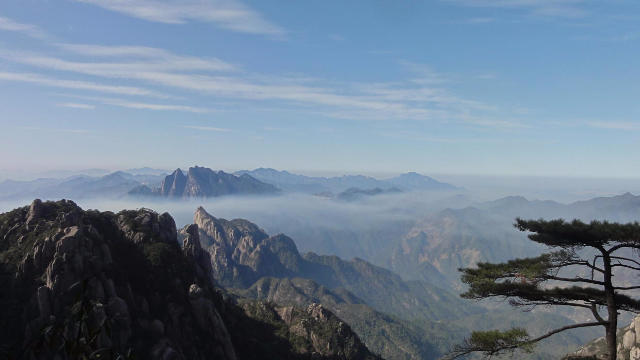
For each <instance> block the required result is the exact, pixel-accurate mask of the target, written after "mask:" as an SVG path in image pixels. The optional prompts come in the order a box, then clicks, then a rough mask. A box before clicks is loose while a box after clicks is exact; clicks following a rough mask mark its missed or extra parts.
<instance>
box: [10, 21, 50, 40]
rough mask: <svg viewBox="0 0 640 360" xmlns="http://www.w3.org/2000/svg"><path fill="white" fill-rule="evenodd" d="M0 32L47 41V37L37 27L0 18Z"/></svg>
mask: <svg viewBox="0 0 640 360" xmlns="http://www.w3.org/2000/svg"><path fill="white" fill-rule="evenodd" d="M0 30H5V31H15V32H19V33H22V34H24V35H27V36H30V37H32V38H36V39H47V38H49V35H48V34H47V33H46V32H44V31H43V30H41V29H40V28H39V27H37V26H35V25H31V24H23V23H19V22H16V21H14V20H11V19H9V18H6V17H2V16H0Z"/></svg>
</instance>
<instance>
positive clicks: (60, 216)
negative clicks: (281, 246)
mask: <svg viewBox="0 0 640 360" xmlns="http://www.w3.org/2000/svg"><path fill="white" fill-rule="evenodd" d="M181 235H182V236H181V237H182V238H183V247H182V248H181V247H180V245H179V243H178V241H177V233H176V227H175V223H174V221H173V219H172V218H171V216H169V215H168V214H161V215H160V214H157V213H155V212H153V211H151V210H147V209H140V210H136V211H122V212H120V213H118V214H114V213H110V212H104V213H101V212H98V211H83V210H82V209H80V208H79V207H78V206H77V205H75V204H74V203H73V202H71V201H65V200H63V201H58V202H44V203H43V202H41V201H39V200H36V201H34V202H33V203H32V204H31V206H29V207H23V208H19V209H16V210H13V211H11V212H8V213H5V214H1V215H0V287H1V288H2V291H1V292H0V355H6V356H8V357H9V358H15V357H22V356H26V357H28V358H33V359H51V358H60V359H75V358H80V357H82V356H86V357H87V358H89V356H90V355H91V354H93V355H91V356H93V357H91V358H95V356H96V355H99V356H100V358H107V359H110V358H112V359H115V358H117V357H118V356H120V358H122V359H127V358H140V359H163V360H164V359H167V360H169V359H212V358H214V359H228V360H235V359H255V358H261V357H260V355H256V354H265V353H268V354H272V355H273V356H272V357H271V358H276V359H277V358H281V359H310V358H314V359H315V358H318V359H369V358H371V359H375V357H374V356H373V355H371V353H370V352H369V351H368V350H367V349H366V347H364V346H363V345H362V344H361V343H360V342H359V340H358V338H357V336H356V335H355V334H354V333H353V332H351V330H350V328H349V327H348V326H346V327H345V326H343V325H340V324H339V322H336V321H337V320H336V319H335V317H334V315H327V316H324V317H317V316H316V315H314V314H315V313H314V312H313V311H311V312H309V311H307V310H306V308H299V307H296V308H295V309H292V310H291V311H292V312H293V313H295V314H300V315H299V316H297V317H295V319H304V318H305V316H306V318H308V319H307V320H304V321H303V320H300V321H297V322H296V321H293V320H292V318H288V317H286V316H277V317H263V316H261V315H262V313H257V312H255V311H252V310H251V309H252V307H256V306H259V307H261V308H263V309H265V311H266V312H267V313H268V312H271V313H275V314H278V308H276V307H274V306H273V305H271V304H267V303H256V302H243V305H242V307H240V306H238V305H236V303H235V302H233V301H231V300H230V299H224V298H223V296H222V295H221V294H220V293H219V292H218V291H217V290H216V289H215V288H214V286H213V277H212V274H213V272H212V268H211V259H210V257H209V253H208V252H207V251H205V250H204V249H203V248H202V247H201V245H200V239H199V231H198V228H197V226H195V225H192V226H190V227H187V228H185V229H183V231H182V232H181ZM305 314H306V315H305ZM311 319H316V320H313V321H315V324H316V325H317V328H319V329H323V330H322V332H318V331H316V330H313V329H316V328H315V327H314V328H313V329H312V330H313V331H311V330H309V331H306V330H305V331H302V330H300V329H299V323H300V322H302V323H304V324H309V321H312V320H311ZM311 323H313V322H311ZM316 325H314V326H316ZM274 329H279V330H278V331H276V330H274ZM305 329H306V328H305ZM341 329H342V330H341ZM303 330H304V329H303ZM307 330H308V329H307ZM319 334H324V336H320V335H319ZM301 344H302V345H301ZM327 344H329V345H327ZM325 345H326V346H325Z"/></svg>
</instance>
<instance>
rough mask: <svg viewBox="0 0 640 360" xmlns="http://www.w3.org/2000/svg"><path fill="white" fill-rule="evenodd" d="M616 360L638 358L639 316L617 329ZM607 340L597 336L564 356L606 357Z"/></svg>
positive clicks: (583, 357)
mask: <svg viewBox="0 0 640 360" xmlns="http://www.w3.org/2000/svg"><path fill="white" fill-rule="evenodd" d="M616 336H617V343H618V345H617V352H618V354H617V358H618V360H640V316H636V317H635V318H634V319H633V320H632V321H631V323H629V325H627V326H625V327H623V328H620V329H618V333H617V335H616ZM606 354H607V341H606V340H605V338H604V337H601V338H597V339H595V340H593V341H591V342H590V343H588V344H587V345H585V346H583V347H582V348H580V349H579V350H578V351H576V352H574V353H571V354H569V355H567V357H565V359H566V360H574V359H576V360H577V359H595V360H599V359H607V356H606Z"/></svg>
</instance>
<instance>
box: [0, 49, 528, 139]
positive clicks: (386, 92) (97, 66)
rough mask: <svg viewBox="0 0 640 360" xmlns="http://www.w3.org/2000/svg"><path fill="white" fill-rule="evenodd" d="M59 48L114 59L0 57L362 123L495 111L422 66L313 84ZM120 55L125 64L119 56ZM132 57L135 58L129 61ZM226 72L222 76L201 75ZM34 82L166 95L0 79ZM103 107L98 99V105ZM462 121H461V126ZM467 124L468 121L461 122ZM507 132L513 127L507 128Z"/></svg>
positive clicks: (32, 78) (160, 52)
mask: <svg viewBox="0 0 640 360" xmlns="http://www.w3.org/2000/svg"><path fill="white" fill-rule="evenodd" d="M55 45H56V46H57V47H58V48H60V49H63V50H66V51H68V52H72V53H74V54H79V55H81V56H90V57H105V58H109V59H111V58H115V59H114V61H107V62H87V61H69V60H64V59H61V58H58V57H53V56H45V55H39V54H37V53H30V52H20V51H18V52H16V51H3V52H1V53H0V58H4V59H6V60H9V61H11V62H15V63H19V64H23V65H29V66H35V67H39V68H43V69H49V70H55V71H65V72H72V73H79V74H84V75H91V76H98V77H104V78H111V79H126V80H138V81H142V82H145V83H148V84H154V85H160V86H163V87H169V88H174V89H179V90H186V91H191V92H196V93H198V94H199V95H202V94H204V95H214V96H216V97H218V98H223V97H224V98H229V99H236V100H272V101H284V102H290V103H295V104H297V105H299V106H310V105H314V106H323V107H328V109H323V110H320V111H316V112H318V113H321V114H324V115H327V116H331V117H335V118H354V119H369V120H375V119H379V120H389V119H392V120H394V119H416V120H438V119H444V118H447V119H452V118H459V117H460V116H461V115H464V114H466V113H468V112H470V111H496V110H497V109H495V108H494V107H492V106H489V105H487V104H483V103H481V102H478V101H473V100H466V99H461V98H458V97H456V96H453V95H451V94H449V93H448V92H447V91H445V90H444V89H441V88H437V87H432V86H425V85H431V84H435V83H444V82H447V80H448V79H447V78H446V77H444V76H442V75H441V74H439V73H436V72H435V71H433V70H432V69H431V68H429V67H427V66H424V65H422V64H415V63H410V62H403V63H402V64H403V65H404V66H405V67H407V68H408V69H410V70H411V71H412V72H414V73H417V74H419V75H420V77H419V78H418V79H414V80H413V81H410V82H396V83H373V84H357V83H356V84H354V83H346V84H340V85H341V86H340V87H339V88H337V87H336V86H329V87H326V86H322V85H318V84H319V83H321V82H322V81H321V80H318V79H308V78H293V79H292V78H286V77H275V76H269V77H264V76H255V75H247V74H245V73H242V72H237V71H235V70H236V69H237V67H235V66H234V65H232V64H229V63H226V62H224V61H222V60H219V59H216V58H199V57H192V56H181V55H176V54H174V53H171V52H169V51H166V50H164V49H159V48H153V47H144V46H102V45H88V44H65V43H58V44H55ZM122 57H126V58H128V59H127V60H124V61H123V60H121V59H120V58H122ZM131 58H135V61H131ZM209 71H214V72H220V71H223V72H224V71H231V73H230V74H227V75H212V74H206V73H203V72H209ZM3 78H4V79H5V80H15V81H24V82H32V83H39V84H41V85H46V86H57V87H66V88H74V89H79V90H95V91H102V92H108V93H114V94H121V95H147V96H156V97H165V98H166V97H168V96H166V95H160V94H157V93H155V92H154V91H151V90H147V89H144V88H135V87H124V86H110V85H100V84H95V83H87V82H81V81H71V80H56V79H50V78H46V77H43V76H39V75H35V74H9V73H5V74H0V80H2V79H3ZM103 103H105V102H103ZM108 104H109V105H114V106H122V107H129V108H137V109H147V110H176V111H187V112H194V113H196V112H209V111H210V110H209V109H204V108H197V107H192V106H186V105H173V104H169V105H165V104H149V103H143V102H138V101H128V100H127V101H125V100H117V101H111V102H109V103H108ZM465 122H466V121H465ZM467 123H468V122H467ZM476 124H477V125H478V126H494V125H492V124H495V126H498V127H506V125H505V124H504V123H492V122H487V121H478V122H476ZM513 127H518V126H517V125H514V126H513Z"/></svg>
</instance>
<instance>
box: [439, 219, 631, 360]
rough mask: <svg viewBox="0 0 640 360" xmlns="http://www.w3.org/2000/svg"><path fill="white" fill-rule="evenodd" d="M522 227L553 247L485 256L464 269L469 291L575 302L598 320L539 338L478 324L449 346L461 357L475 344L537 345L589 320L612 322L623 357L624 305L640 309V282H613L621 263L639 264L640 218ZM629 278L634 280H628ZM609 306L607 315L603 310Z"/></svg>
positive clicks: (612, 345)
mask: <svg viewBox="0 0 640 360" xmlns="http://www.w3.org/2000/svg"><path fill="white" fill-rule="evenodd" d="M515 226H516V228H518V229H519V230H520V231H527V232H530V234H529V236H528V237H529V239H531V240H532V241H535V242H537V243H540V244H543V245H547V246H548V247H549V248H550V250H553V251H551V252H548V253H544V254H542V255H540V256H537V257H533V258H524V259H515V260H511V261H508V262H506V263H498V264H494V263H479V264H478V265H477V267H476V268H463V269H459V270H460V271H461V272H462V282H463V283H465V284H467V285H468V290H467V291H466V292H465V293H463V294H462V295H461V296H462V297H464V298H467V299H476V300H481V299H487V298H504V299H508V301H509V304H511V305H512V306H516V307H527V308H531V307H535V306H540V305H550V306H568V307H576V308H584V309H588V310H590V311H591V314H592V315H593V318H594V320H593V321H589V322H584V323H576V324H569V325H567V326H564V327H561V328H558V329H555V330H552V331H550V332H548V333H546V334H543V335H541V336H538V337H535V338H532V337H531V336H529V334H528V333H527V332H526V331H525V330H524V329H521V328H513V329H510V330H506V331H499V330H491V331H476V332H473V333H472V335H471V337H469V338H468V339H466V340H465V341H464V343H463V344H461V345H458V346H456V347H455V348H454V350H453V351H452V352H451V353H450V354H449V355H450V358H456V357H459V356H462V355H466V354H469V353H472V352H480V353H483V354H484V355H486V356H491V355H495V354H500V353H504V352H513V351H517V350H520V351H525V352H531V351H532V350H533V346H534V345H535V343H537V342H538V341H540V340H543V339H545V338H548V337H550V336H553V335H555V334H558V333H560V332H563V331H566V330H569V329H576V328H582V327H592V326H602V327H604V328H605V333H606V341H607V351H608V359H610V360H615V359H616V355H617V354H616V330H617V328H618V314H619V311H630V312H640V301H638V300H636V299H634V298H633V297H632V296H630V294H629V291H630V290H635V289H640V286H622V285H624V284H617V283H616V282H614V275H615V274H616V273H619V272H621V271H634V270H640V259H637V256H634V255H636V254H637V253H638V251H640V224H638V223H637V222H636V223H629V224H618V223H609V222H606V221H605V222H600V221H593V222H591V223H583V222H581V221H578V220H574V221H572V222H566V221H564V220H561V219H560V220H551V221H545V220H522V219H516V223H515ZM627 285H628V284H627ZM601 309H606V315H604V314H601V312H600V311H599V310H601Z"/></svg>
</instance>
